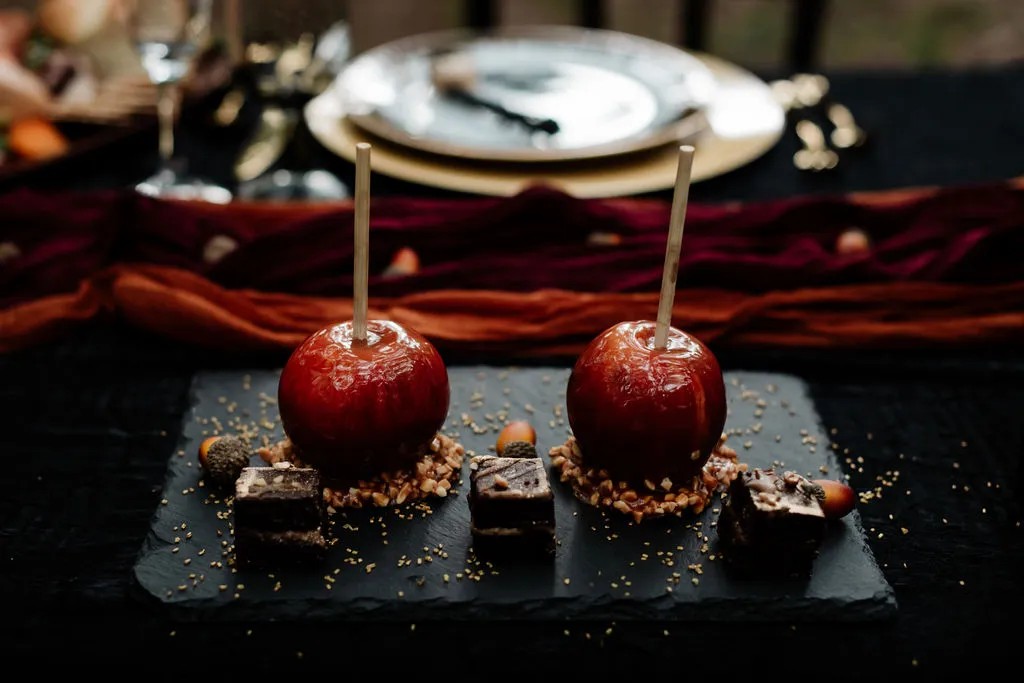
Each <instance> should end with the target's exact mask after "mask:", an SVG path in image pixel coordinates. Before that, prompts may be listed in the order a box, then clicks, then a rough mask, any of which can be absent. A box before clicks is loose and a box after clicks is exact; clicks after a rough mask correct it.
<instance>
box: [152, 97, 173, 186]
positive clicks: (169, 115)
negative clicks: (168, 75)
mask: <svg viewBox="0 0 1024 683" xmlns="http://www.w3.org/2000/svg"><path fill="white" fill-rule="evenodd" d="M174 105H175V92H174V88H173V87H172V86H171V85H170V84H168V83H160V84H159V85H157V104H156V113H157V123H158V125H159V129H160V171H161V172H163V171H169V170H170V168H171V159H172V158H173V157H174Z"/></svg>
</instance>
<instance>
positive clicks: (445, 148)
mask: <svg viewBox="0 0 1024 683" xmlns="http://www.w3.org/2000/svg"><path fill="white" fill-rule="evenodd" d="M559 36H566V37H568V38H569V39H570V40H576V41H579V39H580V38H581V37H584V36H585V37H588V38H591V39H592V38H593V37H595V36H601V37H604V38H605V39H606V40H621V41H629V42H630V43H634V44H641V45H644V46H645V49H646V50H648V51H659V52H663V53H664V54H666V55H672V56H673V58H675V59H682V60H685V61H688V62H690V63H691V68H696V69H697V70H699V71H700V72H703V73H704V74H705V75H706V76H707V78H708V81H709V82H710V83H712V85H714V83H715V79H714V74H713V73H712V72H711V70H710V69H709V68H708V67H707V65H706V64H705V63H704V61H703V60H701V59H700V58H699V57H698V56H697V55H696V54H695V53H693V52H691V51H689V50H686V49H683V48H681V47H678V46H676V45H672V44H670V43H665V42H661V41H658V40H655V39H653V38H647V37H645V36H639V35H635V34H632V33H627V32H624V31H616V30H611V29H595V28H585V27H579V26H564V25H550V26H548V25H522V26H502V27H498V28H496V29H494V30H491V31H483V32H481V31H475V30H473V29H468V28H454V29H444V30H439V31H428V32H424V33H417V34H415V35H411V36H404V37H402V38H398V39H396V40H392V41H389V42H386V43H382V44H380V45H377V46H375V47H372V48H370V49H368V50H366V51H365V52H363V53H361V54H359V55H357V56H355V57H354V58H353V59H352V60H351V61H349V62H348V63H347V64H346V65H345V67H344V68H343V69H342V70H341V72H339V73H338V75H337V77H336V78H335V79H334V81H333V82H332V83H331V86H330V88H329V89H328V92H330V93H332V96H334V97H337V98H340V99H344V97H345V96H344V94H343V93H342V92H341V87H342V82H343V80H344V78H345V75H346V73H350V71H351V69H353V68H355V67H356V66H357V65H358V64H359V63H360V62H361V61H363V60H366V59H371V58H372V57H373V56H374V55H375V54H380V53H386V52H392V51H396V50H397V51H400V52H401V51H403V50H404V51H406V52H408V51H409V50H410V49H422V48H431V47H443V46H450V45H455V44H460V43H463V42H469V41H472V40H476V39H481V38H489V39H516V38H533V39H550V40H552V42H555V41H556V39H557V38H558V37H559ZM566 42H568V41H566ZM705 104H706V103H705ZM346 108H347V105H346ZM348 119H349V120H350V121H351V122H352V123H353V124H354V125H355V126H357V127H359V128H362V129H363V130H364V131H366V132H367V133H370V134H371V135H375V136H377V137H378V138H381V139H382V140H387V141H388V142H391V143H393V144H397V145H402V146H405V147H409V148H410V149H414V150H417V151H421V152H428V153H430V154H438V155H442V156H448V157H452V158H456V159H465V160H474V161H501V162H509V163H521V162H551V163H564V162H567V161H586V160H589V159H601V158H606V157H611V156H618V155H625V154H632V153H636V152H643V151H646V150H651V149H655V148H657V147H660V146H663V145H666V144H669V143H671V142H674V141H677V140H687V139H691V138H693V137H695V136H697V135H699V134H700V133H701V132H702V131H704V130H705V129H706V128H707V120H706V118H705V117H704V114H703V108H698V109H696V110H695V111H694V112H692V113H690V114H688V115H686V116H683V117H681V118H679V119H678V120H675V121H672V122H669V123H667V124H664V125H661V126H658V127H657V128H656V129H654V130H653V131H651V132H650V133H649V134H648V135H643V136H639V137H636V136H634V137H628V138H624V139H622V140H617V141H613V142H609V143H604V144H600V145H591V146H588V147H583V148H577V149H567V150H534V149H522V150H514V149H513V150H506V149H497V148H495V149H484V148H474V147H471V146H467V145H460V144H457V143H450V142H445V141H443V140H437V139H436V138H423V137H417V136H415V135H411V134H409V133H407V132H405V131H403V130H402V129H401V128H400V127H398V126H395V125H394V124H392V123H390V122H389V121H388V120H387V119H385V118H383V117H381V116H377V115H375V114H373V113H369V114H361V113H360V114H348Z"/></svg>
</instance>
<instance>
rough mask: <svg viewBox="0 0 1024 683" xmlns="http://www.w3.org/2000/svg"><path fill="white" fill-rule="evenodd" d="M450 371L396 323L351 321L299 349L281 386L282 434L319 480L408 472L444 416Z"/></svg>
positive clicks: (430, 347)
mask: <svg viewBox="0 0 1024 683" xmlns="http://www.w3.org/2000/svg"><path fill="white" fill-rule="evenodd" d="M448 399H449V387H448V372H447V370H446V368H445V365H444V361H442V360H441V356H440V354H438V352H437V350H436V349H435V348H434V346H433V345H432V344H431V343H430V342H428V341H427V340H426V339H424V338H423V337H422V336H420V335H419V334H418V333H417V332H415V331H413V330H411V329H409V328H405V327H402V326H401V325H399V324H398V323H395V322H390V321H384V320H371V321H368V323H367V340H366V341H365V342H360V341H357V340H354V339H353V334H352V322H351V321H349V322H343V323H340V324H337V325H332V326H330V327H326V328H324V329H322V330H320V331H318V332H315V333H313V334H312V335H310V336H309V337H308V338H307V339H306V340H305V341H304V342H302V344H300V345H299V346H298V347H297V348H296V349H295V351H294V352H293V353H292V355H291V357H290V358H289V359H288V363H287V364H286V365H285V368H284V371H283V372H282V373H281V381H280V384H279V386H278V402H279V408H280V410H281V421H282V424H283V426H284V431H285V433H286V434H287V435H288V438H289V439H291V441H292V444H293V445H294V447H295V449H296V451H297V453H298V455H299V457H300V458H301V459H302V461H303V462H306V463H308V464H310V465H312V466H314V467H316V468H317V469H319V470H320V471H321V472H322V473H323V474H324V476H327V477H332V478H348V479H354V478H358V477H370V476H373V475H377V474H380V473H381V472H389V471H393V470H396V469H401V468H409V467H413V466H414V465H415V463H416V461H417V460H418V459H419V458H420V457H421V456H422V455H423V453H424V452H425V450H426V448H427V446H428V445H429V444H430V442H431V440H432V439H433V438H434V436H435V435H436V434H437V432H438V430H439V429H440V428H441V426H442V424H443V423H444V419H445V417H446V416H447V414H448Z"/></svg>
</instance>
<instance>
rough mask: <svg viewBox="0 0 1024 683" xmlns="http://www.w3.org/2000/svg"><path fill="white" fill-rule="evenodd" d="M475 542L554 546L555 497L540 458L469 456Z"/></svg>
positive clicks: (481, 547)
mask: <svg viewBox="0 0 1024 683" xmlns="http://www.w3.org/2000/svg"><path fill="white" fill-rule="evenodd" d="M470 468H471V469H472V473H471V474H470V478H469V479H470V490H469V509H470V515H471V527H470V529H471V531H472V534H473V546H474V548H475V549H476V550H477V551H478V552H479V551H482V552H485V553H486V552H491V551H493V550H497V549H524V550H525V549H531V550H536V549H542V550H544V551H547V552H552V551H554V540H555V498H554V494H553V493H552V491H551V485H550V484H549V483H548V477H547V471H546V470H545V469H544V463H543V462H542V461H541V459H540V458H499V457H493V456H477V457H475V458H473V459H472V460H470Z"/></svg>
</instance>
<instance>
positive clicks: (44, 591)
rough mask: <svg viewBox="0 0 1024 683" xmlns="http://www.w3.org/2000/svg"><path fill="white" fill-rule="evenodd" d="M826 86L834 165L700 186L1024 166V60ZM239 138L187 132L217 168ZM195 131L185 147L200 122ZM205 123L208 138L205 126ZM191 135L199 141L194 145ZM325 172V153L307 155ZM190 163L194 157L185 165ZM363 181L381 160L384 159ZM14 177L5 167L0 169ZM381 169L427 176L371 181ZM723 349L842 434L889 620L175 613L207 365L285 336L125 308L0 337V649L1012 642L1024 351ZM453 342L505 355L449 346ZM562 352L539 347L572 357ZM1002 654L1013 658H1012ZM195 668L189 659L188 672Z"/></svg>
mask: <svg viewBox="0 0 1024 683" xmlns="http://www.w3.org/2000/svg"><path fill="white" fill-rule="evenodd" d="M833 85H834V92H835V94H836V96H837V97H839V98H841V99H842V100H843V101H844V102H847V103H848V104H849V106H850V107H851V109H852V110H853V111H854V113H855V115H857V116H858V117H859V118H860V119H861V121H862V123H863V125H864V126H865V127H866V128H868V129H869V131H870V132H871V133H872V134H873V144H872V145H871V146H870V147H868V148H865V149H864V150H862V151H861V152H859V153H858V154H860V156H859V157H853V156H851V157H850V159H849V164H848V165H845V167H843V164H842V163H841V168H840V170H839V172H838V173H837V174H834V175H822V176H806V175H801V174H798V173H797V172H796V171H795V170H793V169H792V168H791V166H790V165H789V164H790V162H789V157H790V156H791V153H792V151H793V149H794V148H795V142H794V141H793V140H792V139H791V138H790V137H787V139H786V141H785V142H784V143H783V144H782V145H780V146H779V148H777V149H776V150H774V151H772V152H771V153H769V154H768V155H767V156H766V157H765V158H764V159H762V160H760V161H758V162H756V163H755V164H752V165H751V166H749V167H747V168H745V169H742V170H740V171H738V172H736V173H734V174H732V175H730V176H727V177H723V178H720V179H717V180H714V181H710V182H708V183H702V184H699V185H697V186H695V188H694V198H695V199H700V200H722V199H758V198H768V197H775V196H784V195H793V194H800V193H808V192H836V191H849V190H866V189H881V188H886V187H898V186H906V185H923V184H955V183H962V182H981V181H991V180H998V179H1004V178H1007V177H1011V176H1016V175H1020V174H1021V172H1022V171H1024V161H1022V160H1024V124H1022V123H1021V119H1020V117H1019V114H1018V112H1019V111H1021V110H1024V106H1022V105H1024V102H1022V98H1024V87H1022V85H1024V68H1022V67H1020V66H1015V67H1009V68H1004V69H999V70H991V71H984V72H969V73H933V74H919V75H899V74H897V75H893V74H882V73H880V74H836V75H835V76H834V77H833ZM229 142H230V141H224V140H222V141H219V142H218V143H217V144H214V143H211V142H210V141H209V140H206V142H205V143H203V141H202V139H201V138H198V137H196V138H192V139H186V143H187V144H186V149H187V151H188V152H189V153H190V154H193V153H194V152H195V151H196V150H200V151H203V154H197V155H196V156H195V158H196V159H202V160H205V161H203V162H200V163H205V164H207V167H206V169H205V170H208V171H209V172H210V174H211V175H214V176H216V175H217V172H216V169H217V168H221V169H222V170H223V169H224V168H227V165H226V163H225V160H229V159H230V155H229V153H228V152H227V151H225V149H226V147H227V146H228V143H229ZM147 145H148V141H147V139H146V138H145V137H142V138H138V139H136V140H134V141H133V142H132V143H131V144H129V145H128V146H127V147H126V148H123V149H121V150H120V151H119V152H118V153H117V154H113V153H111V154H109V155H106V156H104V157H102V158H100V159H93V160H92V161H91V162H90V165H89V166H88V168H87V169H86V170H84V171H83V170H82V169H81V168H76V167H74V166H68V167H63V168H62V169H61V170H60V171H58V172H55V173H53V174H48V175H47V174H42V175H36V176H34V177H32V178H29V179H26V180H25V181H24V183H25V184H29V185H32V186H35V187H40V188H44V187H50V188H52V187H67V186H72V187H79V188H88V187H97V186H104V187H110V186H123V185H126V184H128V183H130V182H132V181H134V180H138V179H139V178H141V177H143V176H144V175H145V174H146V172H147V171H148V170H149V166H148V165H149V164H150V162H151V159H150V158H148V157H147V156H146V155H145V154H143V153H142V152H141V151H140V150H142V149H148V146H147ZM197 145H201V146H197ZM203 145H204V146H203ZM189 147H190V148H189ZM308 159H312V160H313V161H314V162H316V163H324V164H326V165H328V166H329V167H330V168H332V169H333V170H336V171H337V172H338V173H339V174H340V175H342V176H343V177H346V174H347V176H348V177H350V176H351V172H350V170H349V169H348V168H347V167H346V166H345V165H344V164H343V163H341V162H337V161H334V160H332V159H331V158H330V157H329V156H328V155H327V154H326V153H324V152H322V151H321V150H317V149H316V148H315V147H314V148H313V151H312V156H310V157H308ZM199 170H204V169H202V168H200V169H199ZM375 182H376V181H375ZM5 187H7V186H6V185H5ZM375 188H377V189H381V190H382V191H387V192H394V193H409V194H420V195H429V194H437V193H436V192H435V191H433V190H429V189H427V188H420V187H416V186H412V185H406V184H403V183H397V182H396V183H387V182H386V181H385V182H376V185H375ZM719 358H720V360H721V361H722V364H723V366H724V367H725V368H726V369H746V370H768V371H779V372H789V373H793V374H796V375H798V376H800V377H802V378H803V379H805V380H806V381H807V382H808V384H809V386H810V390H811V394H812V399H813V400H814V402H815V405H816V407H817V409H818V412H819V413H820V414H821V416H822V418H823V420H824V423H825V425H826V427H827V428H829V429H830V430H831V429H834V430H835V434H834V436H833V438H834V440H835V443H836V444H837V448H838V449H839V453H840V459H841V460H845V459H846V458H850V462H849V464H848V465H847V468H848V469H851V470H852V475H853V476H852V484H853V485H854V486H855V487H856V488H857V489H859V490H877V491H878V492H879V494H880V495H879V496H877V497H876V498H875V499H873V500H871V501H870V502H868V503H866V504H862V505H860V512H861V515H862V516H863V520H864V525H865V528H866V529H867V530H868V537H869V543H870V545H871V548H872V550H873V552H874V553H875V555H876V557H877V559H878V561H879V564H880V566H881V567H882V568H883V572H884V573H885V576H886V578H887V579H888V581H889V583H890V584H891V585H892V586H893V588H894V590H895V593H896V599H897V600H898V602H899V609H898V611H897V615H896V617H895V618H894V619H892V620H890V621H886V622H882V623H872V624H841V623H825V624H822V623H809V622H797V623H792V624H773V625H768V624H759V623H748V624H735V623H733V624H725V623H706V624H694V623H688V624H673V623H649V622H621V623H610V622H587V623H573V624H565V623H556V622H538V623H528V624H524V623H513V622H502V621H495V622H492V623H483V624H481V623H479V622H474V623H472V624H470V623H463V622H457V621H451V620H445V619H444V618H443V615H439V618H438V619H437V620H432V621H429V622H423V623H417V624H415V625H413V624H406V623H356V624H351V623H334V624H322V623H319V624H315V625H314V624H302V623H277V624H268V623H233V624H216V625H208V624H204V623H179V622H174V621H171V620H170V619H168V618H167V617H166V615H164V614H163V613H161V612H160V611H159V610H154V609H151V607H149V606H147V605H145V604H144V603H142V602H139V601H137V600H134V599H133V598H132V596H131V594H130V588H131V576H130V570H131V567H132V564H133V562H134V560H135V558H136V554H137V553H138V551H139V548H140V544H141V542H142V539H143V537H144V535H145V534H146V531H147V529H148V526H149V521H150V518H151V516H152V514H153V511H154V509H155V506H156V505H157V504H158V503H159V497H160V490H161V487H162V485H163V477H164V474H165V468H166V464H167V459H168V457H169V455H170V454H171V451H172V449H173V447H174V443H175V441H176V438H177V433H178V430H179V429H180V426H181V419H182V415H183V413H184V411H185V410H186V408H187V400H188V397H187V392H188V388H189V384H190V381H191V378H192V376H193V374H194V373H195V372H196V371H198V370H203V369H224V368H250V367H256V368H258V367H263V368H274V367H278V366H280V364H282V363H283V362H284V360H285V357H284V355H283V354H225V353H220V352H210V351H206V350H203V349H201V348H199V347H190V346H187V345H181V344H177V343H171V342H168V341H165V340H162V339H159V338H155V337H153V336H150V335H147V334H144V333H141V332H138V331H135V330H131V329H128V328H126V327H125V326H123V325H121V324H119V323H118V322H116V321H105V322H100V323H93V324H89V325H87V326H85V327H83V328H81V329H80V330H78V331H76V332H75V333H74V334H73V335H71V336H68V337H66V338H65V339H63V340H59V341H56V342H53V343H49V344H45V345H40V346H38V347H35V348H32V349H28V350H25V351H20V352H16V353H10V354H6V355H3V356H0V378H2V381H0V409H2V411H3V413H2V414H3V416H4V425H5V428H4V429H3V430H2V431H0V457H2V465H0V472H2V475H0V481H2V483H3V488H2V490H3V494H2V495H0V567H2V569H0V605H2V606H3V611H2V614H3V617H2V618H0V643H2V645H0V652H2V653H3V655H4V663H5V664H8V663H21V662H25V663H28V664H30V665H32V666H36V667H42V668H40V669H39V670H40V671H52V670H56V669H63V668H74V669H78V670H84V669H85V667H92V666H95V665H100V666H103V667H104V669H103V670H104V671H109V672H111V675H113V676H115V677H118V674H119V673H120V674H121V676H124V677H128V676H132V677H138V676H143V675H144V676H147V677H150V678H166V679H171V678H174V679H175V680H188V678H190V677H196V676H200V675H202V676H208V675H209V672H212V671H214V670H215V669H220V670H223V671H228V672H230V671H238V672H243V671H244V672H248V673H257V674H258V673H265V674H269V673H276V672H279V671H296V672H303V671H322V670H329V671H332V672H334V673H335V674H336V675H339V676H345V675H350V674H352V673H354V672H356V671H359V672H363V673H370V674H371V675H378V676H387V677H419V676H423V675H428V676H433V677H440V676H457V677H468V678H478V677H491V676H495V675H499V674H500V673H502V672H504V671H509V672H512V671H517V672H518V671H524V672H530V674H531V675H544V674H545V673H547V672H552V671H556V670H557V671H566V672H577V673H580V674H581V675H583V674H585V675H598V674H605V675H611V676H615V677H618V676H619V675H629V676H636V675H640V676H647V675H650V676H654V675H658V676H660V675H664V674H665V673H666V672H675V673H676V675H677V676H683V677H686V676H692V675H702V676H704V675H714V674H715V673H716V672H719V673H721V674H722V675H729V674H735V673H744V674H749V673H761V672H763V673H766V674H767V675H769V676H771V677H773V678H774V677H782V676H785V675H788V673H787V670H792V669H793V668H796V669H797V670H798V673H802V674H804V675H810V676H813V677H815V678H820V679H821V680H853V679H863V677H864V676H865V675H875V676H883V677H885V678H888V677H889V676H890V675H902V674H915V673H916V674H923V675H929V676H932V677H934V676H939V677H940V678H944V677H946V676H949V675H952V674H959V673H970V674H973V675H980V674H984V673H987V672H989V671H995V670H996V669H997V667H998V666H999V665H1003V664H1009V665H1011V666H1012V665H1013V663H1014V660H1015V659H1016V652H1015V649H1014V648H1015V646H1016V645H1017V637H1016V632H1017V628H1016V622H1017V615H1018V614H1019V613H1020V610H1021V608H1022V606H1024V605H1022V602H1024V601H1022V591H1021V587H1020V580H1021V577H1022V576H1024V544H1022V542H1021V541H1022V534H1024V529H1022V513H1021V508H1022V497H1024V478H1022V477H1024V474H1022V468H1021V461H1022V456H1024V431H1022V429H1024V428H1022V422H1021V415H1022V414H1024V392H1022V391H1021V389H1020V385H1021V382H1022V380H1024V352H1021V351H1014V350H1009V351H1007V350H1001V351H998V352H997V351H991V350H986V349H971V350H964V351H960V352H951V351H944V352H939V351H933V350H929V349H915V350H912V351H901V352H896V351H892V352H887V351H871V352H867V351H865V352H861V353H856V354H853V353H834V352H806V351H797V350H786V351H780V350H769V349H765V350H761V351H751V350H746V351H734V350H728V349H722V350H719ZM446 360H447V361H448V362H449V364H457V363H461V362H493V363H495V364H501V362H502V359H500V358H447V359H446ZM570 360H571V359H547V361H548V362H560V363H568V362H570ZM1011 670H1013V669H1011ZM200 672H202V673H200Z"/></svg>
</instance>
